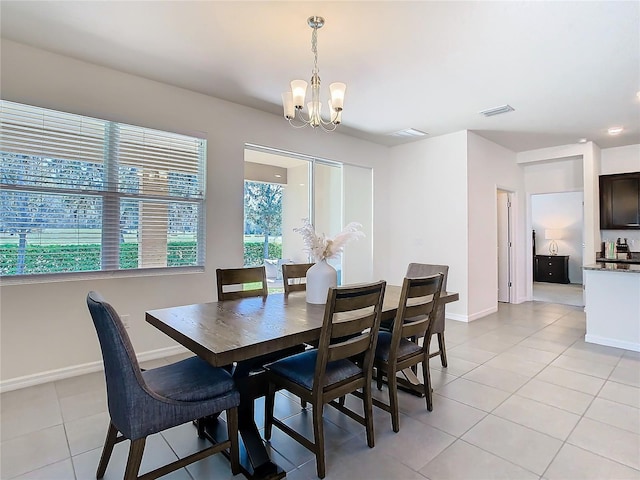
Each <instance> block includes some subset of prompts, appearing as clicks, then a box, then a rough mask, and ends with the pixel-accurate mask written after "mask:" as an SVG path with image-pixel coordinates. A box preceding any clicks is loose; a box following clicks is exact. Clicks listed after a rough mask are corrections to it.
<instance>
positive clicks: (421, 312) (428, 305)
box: [404, 297, 434, 319]
mask: <svg viewBox="0 0 640 480" xmlns="http://www.w3.org/2000/svg"><path fill="white" fill-rule="evenodd" d="M421 298H423V301H424V302H425V303H420V304H417V305H407V307H406V310H405V313H404V318H405V319H406V318H414V317H420V316H425V315H429V314H430V313H431V310H433V308H434V305H433V300H432V299H431V298H425V297H421Z"/></svg>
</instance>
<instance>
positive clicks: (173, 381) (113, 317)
mask: <svg viewBox="0 0 640 480" xmlns="http://www.w3.org/2000/svg"><path fill="white" fill-rule="evenodd" d="M87 306H88V307H89V312H90V313H91V318H92V319H93V323H94V326H95V329H96V333H97V334H98V340H99V341H100V347H101V349H102V359H103V363H104V375H105V379H106V384H107V403H108V407H109V417H110V423H109V429H108V431H107V438H106V440H105V443H104V448H103V450H102V456H101V457H100V463H99V464H98V470H97V472H96V478H102V477H104V474H105V472H106V470H107V465H108V464H109V459H110V458H111V453H112V452H113V447H114V446H115V444H116V443H119V442H121V441H123V440H131V444H130V446H129V457H128V459H127V465H126V470H125V473H124V479H125V480H131V479H135V478H145V479H153V478H158V477H161V476H163V475H167V474H168V473H170V472H173V471H175V470H177V469H179V468H182V467H184V466H186V465H189V464H190V463H193V462H196V461H198V460H201V459H203V458H205V457H207V456H209V455H212V454H214V453H218V452H222V451H224V450H226V449H229V455H230V460H231V471H232V472H233V474H238V473H240V464H239V446H238V405H239V404H240V394H239V392H238V390H237V389H236V386H235V382H234V381H233V378H232V377H231V374H230V373H229V372H227V371H226V370H224V369H222V368H216V367H212V366H211V365H209V364H208V363H207V362H205V361H204V360H202V359H201V358H199V357H191V358H187V359H185V360H181V361H179V362H176V363H172V364H170V365H165V366H162V367H158V368H153V369H149V370H145V371H142V370H141V369H140V366H139V365H138V361H137V359H136V354H135V352H134V351H133V347H132V345H131V341H130V340H129V336H128V335H127V331H126V330H125V328H124V325H123V324H122V321H121V320H120V317H119V316H118V314H117V313H116V311H115V310H114V308H113V307H112V306H111V305H110V304H109V303H107V302H106V301H105V300H104V299H103V298H102V297H101V296H100V295H99V294H98V293H96V292H89V294H88V295H87ZM223 411H226V416H227V435H228V440H225V441H222V442H219V443H217V444H216V445H213V446H209V447H208V448H206V449H204V450H201V451H198V452H195V453H192V454H190V455H188V456H186V457H183V458H181V459H178V460H175V461H173V462H171V463H169V464H168V465H165V466H162V467H160V468H157V469H155V470H153V471H152V472H149V473H146V474H144V475H142V477H138V470H139V469H140V463H141V461H142V454H143V452H144V447H145V443H146V439H147V437H148V436H149V435H153V434H154V433H159V432H161V431H164V430H167V429H169V428H172V427H175V426H177V425H181V424H183V423H187V422H190V421H193V420H197V419H200V418H203V417H207V416H210V415H217V414H219V413H220V412H223ZM199 433H200V432H199ZM174 458H175V457H174Z"/></svg>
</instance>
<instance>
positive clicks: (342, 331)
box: [331, 308, 376, 343]
mask: <svg viewBox="0 0 640 480" xmlns="http://www.w3.org/2000/svg"><path fill="white" fill-rule="evenodd" d="M375 314H376V312H375V310H374V309H373V308H372V309H371V312H370V313H368V314H364V315H363V316H358V317H352V318H348V317H347V318H348V319H344V314H342V318H343V319H341V320H337V318H338V315H336V319H334V322H333V326H332V327H331V343H333V342H334V341H335V339H336V338H341V337H346V336H347V335H354V334H356V333H360V332H362V331H364V330H366V329H367V328H370V327H371V325H372V324H373V322H374V321H375Z"/></svg>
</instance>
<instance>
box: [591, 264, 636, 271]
mask: <svg viewBox="0 0 640 480" xmlns="http://www.w3.org/2000/svg"><path fill="white" fill-rule="evenodd" d="M582 269H583V270H598V271H601V272H620V273H640V265H638V264H635V263H596V264H594V265H585V266H584V267H582Z"/></svg>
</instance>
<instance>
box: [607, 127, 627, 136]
mask: <svg viewBox="0 0 640 480" xmlns="http://www.w3.org/2000/svg"><path fill="white" fill-rule="evenodd" d="M623 130H624V128H623V127H611V128H610V129H609V130H607V132H609V135H620V134H621V133H622V131H623Z"/></svg>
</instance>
